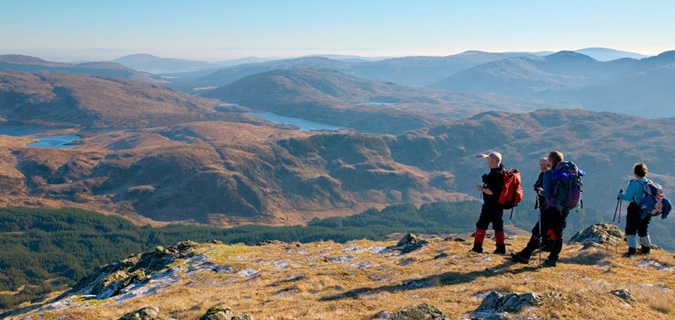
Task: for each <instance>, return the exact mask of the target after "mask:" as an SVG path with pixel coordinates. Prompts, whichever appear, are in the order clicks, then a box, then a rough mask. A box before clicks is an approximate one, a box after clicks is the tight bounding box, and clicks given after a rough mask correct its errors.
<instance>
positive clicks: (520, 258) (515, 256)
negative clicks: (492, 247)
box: [511, 253, 530, 264]
mask: <svg viewBox="0 0 675 320" xmlns="http://www.w3.org/2000/svg"><path fill="white" fill-rule="evenodd" d="M511 260H513V261H515V262H517V263H524V264H528V263H530V257H527V258H525V257H523V256H522V255H520V253H511Z"/></svg>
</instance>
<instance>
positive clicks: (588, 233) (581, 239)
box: [570, 223, 624, 246]
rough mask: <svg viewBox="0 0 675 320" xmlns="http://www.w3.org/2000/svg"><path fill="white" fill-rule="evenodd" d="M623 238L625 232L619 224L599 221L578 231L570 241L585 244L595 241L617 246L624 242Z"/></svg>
mask: <svg viewBox="0 0 675 320" xmlns="http://www.w3.org/2000/svg"><path fill="white" fill-rule="evenodd" d="M623 238H624V234H623V232H621V229H619V227H618V226H616V225H613V224H611V223H598V224H594V225H592V226H590V227H588V228H586V229H584V230H582V231H579V232H577V233H576V234H575V235H574V236H572V238H570V243H574V242H578V243H583V244H584V245H585V246H589V245H592V244H593V243H596V244H607V245H611V246H617V245H620V244H621V243H623Z"/></svg>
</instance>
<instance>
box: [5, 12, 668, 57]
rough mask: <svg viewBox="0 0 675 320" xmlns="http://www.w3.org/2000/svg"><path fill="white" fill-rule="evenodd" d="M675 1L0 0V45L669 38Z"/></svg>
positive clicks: (524, 44) (607, 42) (595, 43)
mask: <svg viewBox="0 0 675 320" xmlns="http://www.w3.org/2000/svg"><path fill="white" fill-rule="evenodd" d="M673 17H675V1H634V0H633V1H592V0H586V1H576V0H574V1H541V0H540V1H506V0H502V1H487V0H486V1H480V0H472V1H470V0H466V1H453V0H445V1H424V0H417V1H397V0H388V1H380V0H360V1H351V0H340V1H319V0H283V1H281V0H280V1H262V0H246V1H210V0H209V1H198V0H194V1H175V0H164V1H138V0H136V1H127V0H118V1H107V0H99V1H90V0H87V1H84V0H53V1H49V0H41V1H36V0H0V54H3V53H20V54H27V55H34V56H39V57H42V58H45V59H54V60H61V61H68V60H81V59H89V60H96V59H100V60H106V59H113V58H117V57H120V56H123V55H126V54H131V53H150V54H154V55H157V56H161V57H177V58H190V59H200V60H209V61H218V60H227V59H234V58H241V57H249V56H258V57H290V56H301V55H307V54H344V55H361V56H405V55H450V54H455V53H459V52H463V51H466V50H483V51H492V52H503V51H544V50H547V51H548V50H550V51H558V50H564V49H571V50H574V49H581V48H586V47H609V48H614V49H619V50H627V51H634V52H639V53H643V54H658V53H660V52H663V51H666V50H671V49H675V36H674V35H675V23H674V22H673Z"/></svg>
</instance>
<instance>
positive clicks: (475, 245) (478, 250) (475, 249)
mask: <svg viewBox="0 0 675 320" xmlns="http://www.w3.org/2000/svg"><path fill="white" fill-rule="evenodd" d="M471 251H473V252H476V253H483V244H482V243H475V242H474V243H473V249H471Z"/></svg>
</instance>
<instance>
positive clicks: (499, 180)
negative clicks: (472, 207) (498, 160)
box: [483, 164, 505, 206]
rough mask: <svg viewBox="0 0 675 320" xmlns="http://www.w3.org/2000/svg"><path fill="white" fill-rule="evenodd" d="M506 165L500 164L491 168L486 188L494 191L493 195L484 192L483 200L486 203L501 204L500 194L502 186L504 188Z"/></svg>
mask: <svg viewBox="0 0 675 320" xmlns="http://www.w3.org/2000/svg"><path fill="white" fill-rule="evenodd" d="M504 172H505V170H504V166H503V165H501V164H500V165H499V167H497V168H494V169H490V173H489V174H488V176H487V182H486V183H485V186H484V187H486V188H488V189H490V191H492V195H488V194H485V193H483V202H484V203H485V204H486V205H490V206H498V205H499V194H501V193H502V188H504Z"/></svg>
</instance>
